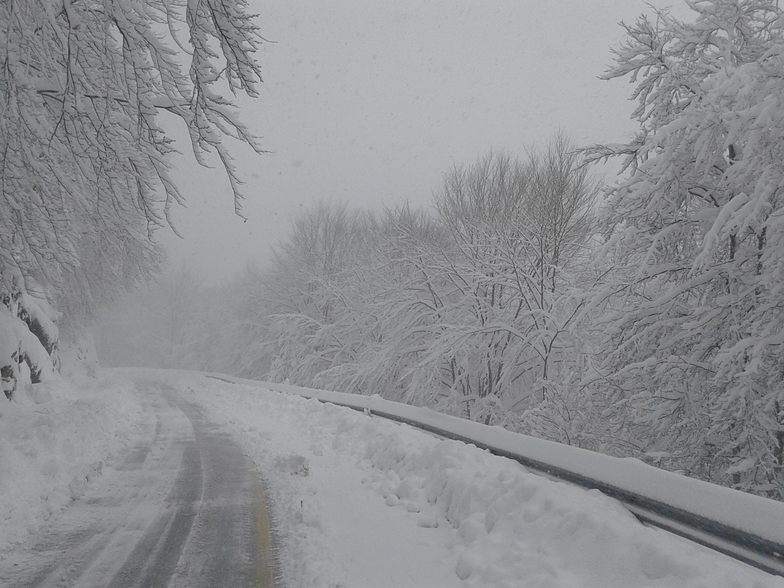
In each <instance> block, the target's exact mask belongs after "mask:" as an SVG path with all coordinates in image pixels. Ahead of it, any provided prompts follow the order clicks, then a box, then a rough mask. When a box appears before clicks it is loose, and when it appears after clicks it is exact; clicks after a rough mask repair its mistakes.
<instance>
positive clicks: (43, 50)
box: [0, 0, 261, 323]
mask: <svg viewBox="0 0 784 588" xmlns="http://www.w3.org/2000/svg"><path fill="white" fill-rule="evenodd" d="M260 42H261V37H260V36H259V33H258V30H257V27H256V25H255V24H254V20H253V18H251V16H250V15H249V14H248V10H247V3H246V2H245V1H244V0H235V1H233V2H229V3H227V2H219V1H217V0H189V1H188V2H179V1H176V0H122V1H117V2H114V1H111V2H110V1H106V2H104V1H92V0H86V1H82V0H78V1H77V0H64V1H63V0H59V1H54V0H23V1H22V0H8V1H4V2H2V3H0V113H1V115H0V201H2V206H3V213H2V214H0V274H3V275H11V274H14V275H21V276H22V278H23V280H25V281H27V280H29V279H34V280H35V281H37V282H38V283H40V284H42V285H43V286H44V287H45V288H46V290H47V292H48V295H49V296H50V297H52V298H53V299H54V300H53V301H54V302H55V303H56V305H57V306H58V307H59V308H60V309H61V310H63V311H64V314H65V320H66V322H68V321H69V320H70V321H73V322H77V323H78V322H79V321H80V320H81V319H82V317H83V316H84V315H85V314H89V313H90V312H92V310H93V309H94V308H95V306H96V304H98V303H100V302H101V301H102V300H105V299H106V297H107V295H108V294H110V293H111V292H115V291H117V289H118V288H121V287H123V286H126V285H129V284H132V283H134V282H135V281H137V280H138V279H140V278H142V277H145V276H147V275H148V274H149V272H150V271H151V270H153V269H155V267H156V264H157V257H158V253H157V250H156V247H155V245H154V243H153V242H152V241H151V236H152V233H153V231H154V229H155V228H156V227H160V226H164V225H166V224H167V223H168V221H169V216H168V215H169V211H170V209H171V207H172V206H173V205H174V204H176V203H180V202H182V201H183V200H184V197H183V195H182V194H181V193H180V192H179V190H178V189H177V186H176V185H175V184H174V182H173V181H172V178H171V176H170V160H169V155H170V154H171V153H172V152H173V151H174V146H173V144H172V139H171V138H170V137H169V136H168V135H167V133H166V132H165V130H164V126H165V125H171V124H175V123H177V122H178V121H179V124H183V125H184V126H185V127H186V128H187V130H188V132H189V135H190V139H191V143H192V146H193V151H194V153H195V155H196V157H197V159H198V160H199V161H200V162H203V163H204V162H206V158H208V157H209V154H210V153H212V154H213V157H216V158H217V160H218V161H220V162H221V163H222V164H223V168H224V169H225V171H226V173H227V174H228V178H229V180H230V183H231V187H232V189H233V190H234V196H235V201H234V205H235V208H236V209H237V211H238V212H240V210H241V206H240V202H241V200H240V198H241V197H240V192H239V184H240V181H239V179H238V177H237V175H236V172H235V169H234V166H233V165H232V160H231V157H230V155H229V153H228V152H227V149H226V146H225V144H224V142H223V140H222V139H223V137H224V136H226V135H228V136H233V137H236V138H237V139H239V140H240V141H244V142H246V143H248V144H250V145H251V146H252V147H253V148H254V149H256V150H258V149H259V146H258V145H257V144H256V141H255V140H254V138H253V136H252V135H251V133H250V132H249V131H248V130H247V129H246V128H245V127H244V126H243V125H242V124H241V123H240V122H239V121H238V119H237V117H236V114H235V112H234V111H233V110H232V106H231V100H230V99H229V98H228V97H227V95H228V94H236V93H238V92H243V93H245V94H248V95H250V96H255V95H256V94H257V88H258V84H259V83H260V81H261V76H260V70H259V67H258V65H257V64H256V63H255V62H254V60H253V53H254V52H255V50H256V49H257V47H258V46H259V44H260ZM164 119H167V120H166V121H164ZM164 123H165V124H164Z"/></svg>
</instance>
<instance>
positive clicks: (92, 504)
mask: <svg viewBox="0 0 784 588" xmlns="http://www.w3.org/2000/svg"><path fill="white" fill-rule="evenodd" d="M135 385H136V392H137V394H139V395H140V396H141V401H142V406H143V418H147V419H150V427H149V428H150V431H151V433H152V434H151V436H150V438H148V439H147V440H145V441H144V442H142V443H139V444H137V445H135V446H133V447H130V448H128V449H127V450H126V451H125V452H124V454H121V456H120V457H119V459H115V460H113V465H112V466H106V467H104V468H103V471H102V475H100V476H95V480H94V481H93V482H91V483H90V484H88V485H87V488H86V491H85V493H84V494H83V495H82V496H81V497H79V498H78V499H77V500H75V501H74V502H73V503H72V504H71V505H70V506H68V507H66V508H65V510H64V511H63V512H62V513H61V515H60V516H57V517H53V518H54V521H53V522H52V524H51V525H45V526H42V527H41V528H40V529H39V530H38V531H37V532H36V533H34V534H33V535H32V536H31V537H29V538H28V540H27V541H25V542H24V543H23V544H22V545H20V546H18V547H17V548H16V549H14V550H12V551H10V552H9V553H6V554H4V555H3V557H2V558H0V586H15V587H23V586H80V587H83V586H84V587H90V586H96V587H98V586H113V587H118V588H119V587H131V586H188V587H196V586H272V585H273V577H274V572H273V558H272V551H271V533H270V526H269V517H268V515H267V510H266V504H265V495H264V490H263V488H262V485H261V483H260V479H259V476H258V474H257V471H256V469H255V466H254V465H253V463H252V462H251V461H250V460H249V459H248V458H246V457H245V456H244V455H243V453H242V451H241V450H240V449H239V447H238V446H237V445H236V444H235V443H234V442H233V441H232V440H231V439H230V438H229V437H228V436H227V435H226V434H225V433H224V432H222V431H220V430H218V429H216V428H215V427H214V426H212V424H211V423H210V422H209V421H208V420H206V419H205V418H204V416H203V415H202V413H201V412H200V410H199V409H198V408H197V407H196V406H195V405H193V404H190V403H188V402H187V401H185V400H183V399H182V398H181V397H180V396H179V395H177V394H176V392H175V391H174V390H173V389H172V388H169V387H167V386H165V385H163V384H161V383H156V382H153V381H150V380H147V381H145V380H143V379H141V380H138V381H136V382H135ZM153 423H154V424H153Z"/></svg>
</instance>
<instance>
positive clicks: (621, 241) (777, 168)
mask: <svg viewBox="0 0 784 588" xmlns="http://www.w3.org/2000/svg"><path fill="white" fill-rule="evenodd" d="M687 4H688V5H689V7H690V8H691V9H692V10H693V11H694V12H695V13H696V14H695V19H694V20H693V21H692V22H685V21H681V20H678V19H676V18H674V17H673V16H671V15H670V14H669V13H668V12H666V11H656V12H655V13H654V15H653V16H652V17H649V16H642V17H640V18H639V19H638V20H637V21H636V22H635V23H634V24H633V25H624V26H625V29H626V32H627V35H628V39H627V41H626V42H625V43H624V44H623V45H622V46H621V47H620V48H618V49H617V50H615V61H616V63H615V65H614V66H613V67H612V68H611V69H610V70H609V71H608V72H607V74H606V76H607V77H608V78H618V77H628V78H629V79H630V81H631V82H632V83H633V84H634V85H635V86H634V93H633V98H634V99H635V100H636V101H637V108H636V110H635V111H634V118H635V119H636V120H637V121H638V122H639V124H640V130H639V133H638V134H637V136H636V137H635V139H634V140H633V141H632V142H630V143H628V144H626V145H611V146H597V147H594V148H592V149H591V150H590V151H589V152H590V154H591V155H592V156H593V157H595V158H607V157H614V156H621V157H623V158H624V162H625V166H626V168H627V169H628V170H629V171H630V173H629V175H628V179H625V180H624V181H622V182H621V183H620V185H618V186H617V187H616V188H615V189H614V190H612V193H611V196H610V200H609V202H608V203H607V222H608V228H607V231H608V236H609V240H608V243H607V252H608V259H609V260H610V262H611V263H612V264H613V265H614V266H615V267H616V268H617V272H616V274H615V280H614V283H613V284H612V285H611V286H610V287H609V288H608V289H607V290H606V291H604V292H602V293H601V294H600V295H599V297H598V298H597V302H598V301H602V302H603V303H605V304H608V305H609V307H610V309H611V311H612V312H611V313H610V314H609V315H608V318H607V320H606V323H605V324H604V328H605V330H606V333H607V337H606V340H605V347H604V351H605V353H606V361H605V362H604V365H603V366H602V369H601V370H600V371H601V372H602V377H603V378H604V379H603V380H602V383H603V385H605V386H608V391H609V393H611V394H615V395H616V401H617V402H618V403H622V404H624V405H625V406H631V407H632V409H633V410H632V413H633V414H634V415H635V422H634V427H636V431H635V433H634V434H635V435H637V437H638V438H640V439H644V440H645V443H646V447H645V449H646V450H648V451H651V452H656V455H658V456H665V457H666V458H667V459H670V460H671V464H672V465H673V466H674V467H680V468H684V469H686V470H688V471H690V472H691V473H693V474H695V475H699V476H703V477H706V478H710V479H713V480H716V481H719V482H723V483H730V484H732V485H734V486H736V487H739V488H743V489H746V490H751V491H755V492H761V493H766V494H769V495H771V496H777V497H779V498H781V497H784V384H783V383H782V382H784V377H783V376H784V354H783V353H782V344H784V338H782V333H784V76H782V71H784V14H783V13H782V10H781V9H780V8H779V6H778V2H776V1H774V0H691V1H688V2H687Z"/></svg>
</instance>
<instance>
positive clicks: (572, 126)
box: [159, 0, 682, 281]
mask: <svg viewBox="0 0 784 588" xmlns="http://www.w3.org/2000/svg"><path fill="white" fill-rule="evenodd" d="M646 4H647V3H644V2H642V1H637V0H595V1H591V2H585V1H584V0H561V1H559V2H537V1H534V0H498V1H493V2H482V3H480V2H467V1H454V0H436V1H430V2H426V3H423V2H420V1H419V0H400V1H396V2H382V1H379V0H374V1H372V2H368V1H365V0H337V1H331V2H323V1H321V0H304V1H298V2H289V1H287V0H269V1H265V2H261V1H259V2H258V5H257V7H256V11H257V12H258V14H259V15H260V17H261V18H260V23H261V26H262V29H263V34H264V35H265V37H266V38H267V39H269V41H270V43H268V44H267V45H266V47H265V48H264V50H263V51H262V52H261V54H260V56H259V57H260V59H261V61H262V65H263V68H264V72H265V84H264V87H263V94H262V98H261V99H260V100H257V101H253V102H243V103H242V104H241V109H242V115H243V119H244V120H245V121H246V122H248V123H249V124H250V126H251V127H252V128H253V129H254V130H255V131H256V132H257V133H258V134H259V135H261V136H262V137H263V144H264V146H265V148H266V149H268V150H269V151H270V153H269V154H268V155H265V156H262V157H258V156H256V155H255V154H252V153H249V150H248V149H246V148H245V149H243V147H242V146H238V147H237V148H236V149H235V150H234V154H235V156H236V159H237V163H238V165H239V168H240V174H241V176H242V177H243V178H245V179H246V181H247V184H246V186H245V193H246V194H247V200H246V201H245V209H244V213H245V215H246V216H247V217H248V220H247V222H243V221H242V219H240V218H239V217H238V216H236V215H235V214H234V209H233V206H232V199H231V192H230V189H229V186H228V181H227V180H226V178H225V176H224V175H223V174H222V173H221V171H220V170H219V169H217V168H216V169H211V170H208V169H204V168H200V167H198V166H197V165H196V164H195V162H193V158H192V156H191V155H190V153H189V152H188V146H187V144H186V142H185V141H181V142H180V144H181V150H182V151H183V155H182V156H181V157H180V158H179V159H178V169H177V171H176V172H175V179H176V181H177V182H178V183H179V184H180V185H181V186H182V187H183V191H184V193H185V194H187V197H188V202H189V206H188V208H186V209H178V210H175V213H174V218H175V221H176V224H177V228H178V230H179V231H180V233H181V234H182V236H183V238H182V239H179V238H177V237H175V236H174V235H173V234H171V233H170V232H161V234H160V235H159V238H160V239H161V240H162V241H163V243H164V244H165V245H166V248H167V250H168V252H169V255H170V258H171V260H172V263H173V264H174V265H181V264H186V265H188V266H190V267H191V268H192V269H193V270H194V271H196V272H198V273H199V274H201V275H204V276H207V277H208V278H209V279H210V281H220V280H221V279H222V278H226V277H229V276H231V275H233V274H234V273H235V272H236V271H237V270H239V269H240V268H242V267H243V266H244V265H245V264H246V263H248V262H250V261H261V262H263V261H264V260H265V259H266V258H267V256H268V255H269V248H270V246H271V245H273V244H274V243H275V242H276V241H278V240H279V239H281V238H282V237H283V236H285V234H286V231H287V228H288V224H289V220H290V218H291V216H292V215H293V214H295V213H296V212H297V211H299V210H302V209H303V208H305V207H308V206H309V205H311V204H313V203H314V202H318V201H321V200H340V201H343V202H347V203H349V204H353V205H360V206H367V207H375V208H378V207H381V206H383V205H385V204H394V203H397V202H400V201H403V200H409V201H411V202H412V203H414V204H416V205H427V204H428V202H429V199H430V197H431V192H432V190H433V189H434V188H435V187H437V185H438V184H439V182H440V180H441V176H442V174H443V173H444V172H445V171H447V170H448V169H449V168H450V167H451V166H452V165H453V164H456V163H457V164H460V163H465V162H470V161H472V160H474V159H476V158H477V157H478V156H480V155H481V154H483V153H485V152H486V151H488V150H489V149H499V150H507V151H510V152H513V153H521V152H523V151H524V149H525V148H526V147H528V146H531V145H542V144H544V143H545V142H546V141H547V139H548V138H549V137H550V136H551V135H552V134H553V133H554V132H555V131H557V130H559V129H562V130H564V131H565V132H566V133H567V134H569V135H570V136H571V137H572V138H573V140H574V142H575V143H576V144H578V145H582V144H588V143H593V142H608V141H618V140H621V139H622V138H624V137H628V136H629V135H630V134H631V133H632V132H633V131H634V128H635V127H634V125H633V123H632V122H631V121H630V120H629V114H630V112H631V110H632V103H631V102H629V101H628V94H629V93H630V91H631V87H630V86H629V85H628V84H627V83H625V82H624V81H612V82H607V81H603V80H600V79H599V77H598V76H599V75H601V73H602V72H603V71H604V70H605V68H606V67H607V66H608V65H609V63H610V61H611V54H610V47H612V46H617V45H618V43H619V42H620V41H621V40H622V39H623V31H622V29H621V27H620V26H619V25H618V23H619V21H621V20H625V21H627V22H628V21H632V20H633V19H634V17H636V16H637V15H639V14H640V13H642V12H649V11H650V8H649V7H648V6H647V5H646ZM652 4H653V5H656V6H668V5H669V4H670V2H666V1H663V0H659V1H657V2H653V3H652ZM677 8H679V9H682V7H681V6H678V7H677ZM180 136H181V137H183V138H184V135H183V134H181V135H180Z"/></svg>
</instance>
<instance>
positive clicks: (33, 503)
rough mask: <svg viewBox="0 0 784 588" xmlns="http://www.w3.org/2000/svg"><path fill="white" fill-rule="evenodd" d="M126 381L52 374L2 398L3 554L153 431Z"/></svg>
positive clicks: (0, 539)
mask: <svg viewBox="0 0 784 588" xmlns="http://www.w3.org/2000/svg"><path fill="white" fill-rule="evenodd" d="M132 389H133V386H132V384H131V383H130V382H128V381H125V380H118V379H116V378H113V377H112V378H108V377H104V376H101V377H99V378H80V379H79V380H78V383H73V384H69V383H67V382H66V381H65V380H63V379H62V378H59V377H55V376H52V377H50V379H48V380H47V381H45V382H42V383H40V384H33V385H32V386H31V385H29V384H28V385H27V386H20V387H19V388H18V389H17V391H16V394H15V395H14V400H13V401H12V402H7V401H6V400H5V398H2V397H0V400H2V402H0V495H1V496H2V497H3V499H2V500H0V554H2V552H3V551H4V550H5V549H9V548H12V547H13V545H14V544H17V543H21V542H24V541H25V539H26V538H27V537H29V536H30V534H31V533H34V532H35V531H36V530H37V529H39V528H40V527H42V526H43V525H46V524H47V522H48V521H49V520H50V519H51V518H52V517H56V516H58V514H59V513H60V512H61V511H62V510H63V509H64V508H67V506H68V505H69V504H70V503H71V502H72V501H73V500H76V499H78V498H79V497H80V496H81V495H82V494H83V492H84V490H85V488H86V487H87V484H89V483H90V481H91V480H92V479H94V478H95V477H96V476H98V475H100V474H101V471H102V469H103V466H104V463H105V462H106V461H107V460H108V459H110V458H111V457H112V456H113V455H116V454H117V453H118V452H120V451H122V450H123V449H125V448H127V447H128V446H129V445H131V444H132V442H133V440H134V439H137V438H139V437H140V436H142V435H145V434H149V433H150V431H149V430H147V428H146V427H145V426H144V423H143V422H142V420H141V416H142V408H141V406H140V404H139V401H138V399H137V397H136V396H135V395H134V394H133V393H132V392H131V391H132Z"/></svg>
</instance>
